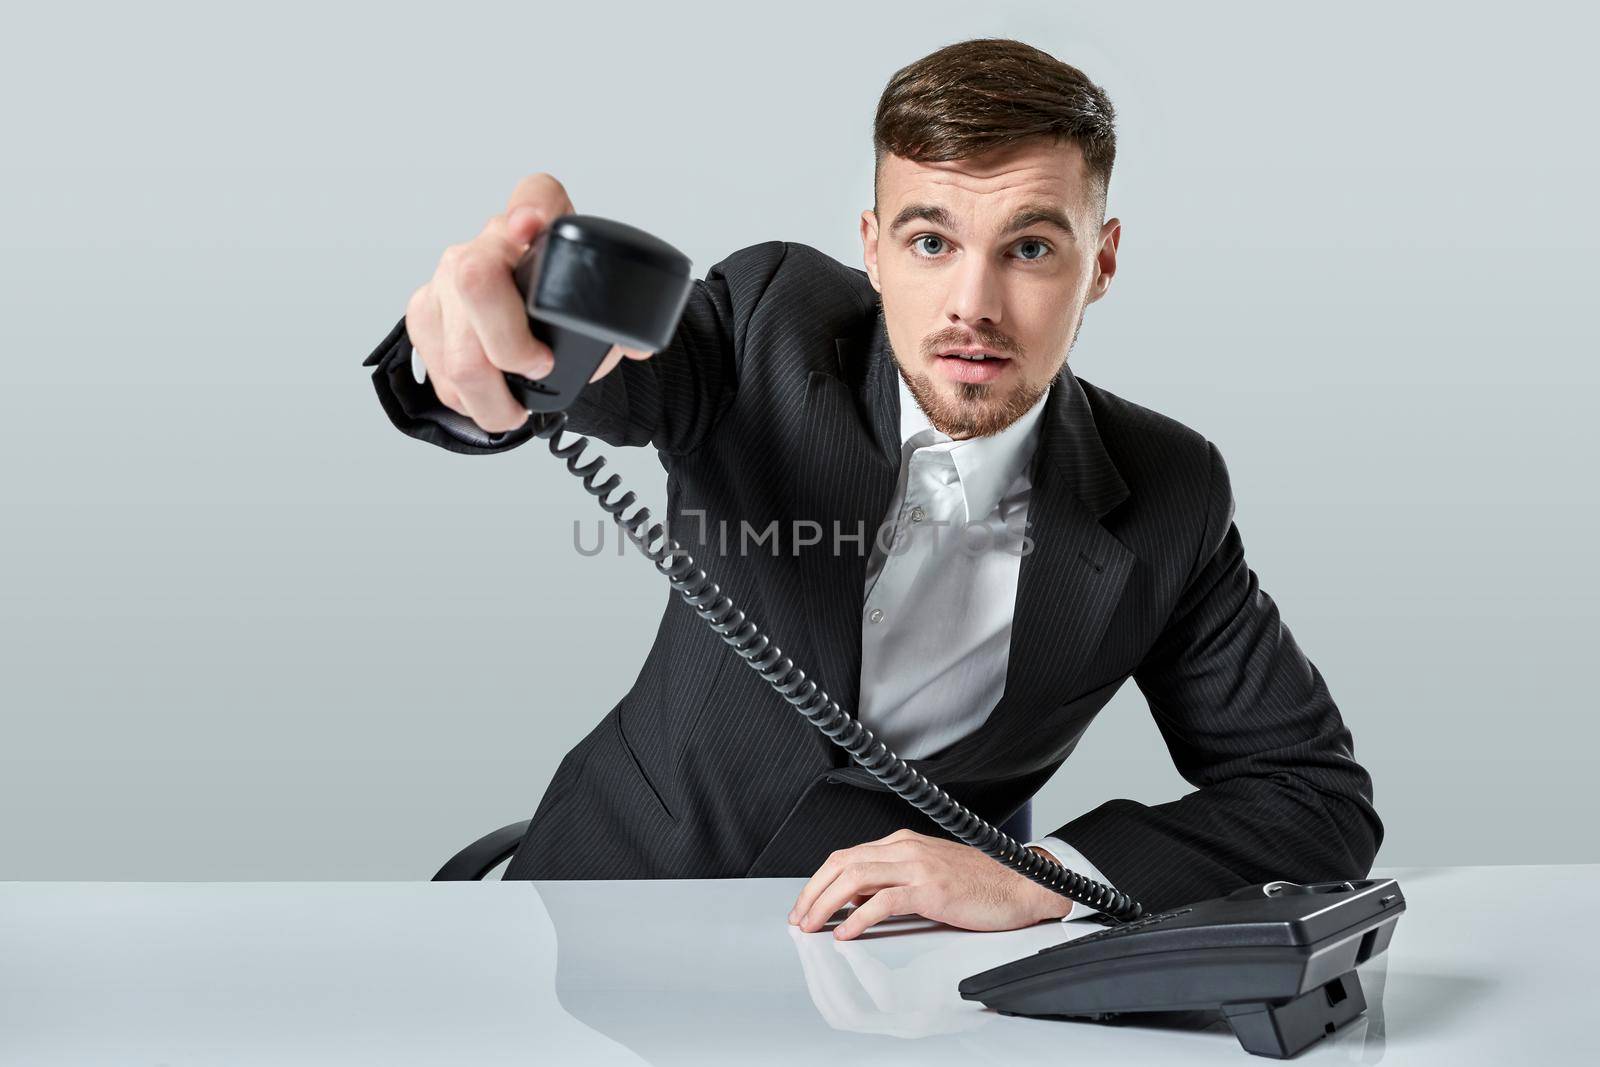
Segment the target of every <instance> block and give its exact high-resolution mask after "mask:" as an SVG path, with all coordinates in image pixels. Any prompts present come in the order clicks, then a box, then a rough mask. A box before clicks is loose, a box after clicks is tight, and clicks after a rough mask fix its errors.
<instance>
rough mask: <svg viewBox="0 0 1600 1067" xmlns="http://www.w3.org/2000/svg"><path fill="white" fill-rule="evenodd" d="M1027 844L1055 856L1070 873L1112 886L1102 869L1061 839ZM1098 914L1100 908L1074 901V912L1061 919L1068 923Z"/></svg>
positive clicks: (1055, 838) (1049, 838)
mask: <svg viewBox="0 0 1600 1067" xmlns="http://www.w3.org/2000/svg"><path fill="white" fill-rule="evenodd" d="M1025 844H1028V845H1038V846H1039V847H1040V848H1042V849H1044V850H1045V851H1046V852H1048V853H1050V855H1052V856H1054V857H1055V861H1056V862H1057V863H1058V864H1060V865H1061V866H1063V867H1065V868H1066V869H1067V870H1069V871H1077V872H1078V873H1079V874H1081V875H1083V876H1084V877H1085V878H1092V879H1094V880H1095V881H1096V882H1105V883H1106V884H1107V885H1110V884H1111V883H1110V882H1109V881H1107V879H1106V876H1105V875H1103V874H1101V873H1100V868H1098V867H1096V866H1095V865H1094V864H1092V863H1090V862H1089V859H1088V857H1087V856H1085V855H1084V854H1083V853H1082V852H1079V851H1078V850H1077V849H1075V848H1073V847H1072V846H1071V845H1069V844H1067V843H1066V842H1065V841H1063V840H1061V838H1059V837H1045V838H1041V839H1039V840H1038V841H1028V842H1025ZM1098 914H1100V909H1099V908H1091V907H1090V906H1089V905H1087V904H1082V903H1079V902H1078V901H1076V900H1074V901H1073V902H1072V910H1071V911H1069V912H1067V913H1066V914H1065V915H1063V916H1062V917H1061V921H1062V922H1066V921H1067V920H1069V919H1087V918H1088V917H1089V916H1091V915H1098Z"/></svg>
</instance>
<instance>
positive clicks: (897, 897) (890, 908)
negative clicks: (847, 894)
mask: <svg viewBox="0 0 1600 1067" xmlns="http://www.w3.org/2000/svg"><path fill="white" fill-rule="evenodd" d="M912 899H913V890H912V889H911V887H910V886H894V887H892V888H889V889H885V890H883V891H882V892H880V893H876V894H874V895H873V897H872V899H871V900H869V901H867V902H866V903H865V904H863V905H861V906H860V907H859V908H857V909H856V910H855V911H852V912H851V913H850V916H849V917H848V918H847V919H845V921H844V922H842V923H840V924H839V925H838V926H836V927H834V930H833V937H834V940H836V941H848V940H850V939H851V938H852V937H855V936H856V935H857V934H859V933H861V931H863V930H865V929H867V927H869V926H872V925H874V924H876V923H880V922H882V921H883V920H885V919H888V918H890V917H892V916H895V915H906V914H910V913H913V912H915V911H916V908H915V907H914V906H913V904H912Z"/></svg>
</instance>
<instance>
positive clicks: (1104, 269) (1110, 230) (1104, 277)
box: [1085, 219, 1122, 304]
mask: <svg viewBox="0 0 1600 1067" xmlns="http://www.w3.org/2000/svg"><path fill="white" fill-rule="evenodd" d="M1121 240H1122V220H1121V219H1107V220H1106V221H1105V225H1103V226H1101V227H1100V247H1099V248H1097V249H1096V250H1095V254H1094V267H1095V270H1094V281H1093V282H1091V283H1089V299H1088V300H1087V301H1085V303H1086V304H1092V303H1094V302H1095V301H1096V300H1099V299H1100V298H1101V297H1102V296H1105V295H1106V290H1107V289H1109V288H1111V279H1112V277H1113V276H1114V275H1115V274H1116V273H1117V244H1118V242H1120V241H1121Z"/></svg>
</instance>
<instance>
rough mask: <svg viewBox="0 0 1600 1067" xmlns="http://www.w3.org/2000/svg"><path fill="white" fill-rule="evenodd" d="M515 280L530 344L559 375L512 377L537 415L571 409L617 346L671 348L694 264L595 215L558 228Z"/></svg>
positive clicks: (536, 244) (569, 218) (532, 250)
mask: <svg viewBox="0 0 1600 1067" xmlns="http://www.w3.org/2000/svg"><path fill="white" fill-rule="evenodd" d="M512 277H513V279H514V280H515V282H516V286H517V291H518V292H520V293H521V294H522V296H523V302H524V306H525V308H526V310H527V312H528V325H529V327H530V329H531V330H532V332H533V335H534V336H535V337H537V338H538V339H539V340H540V341H542V342H544V343H545V344H547V345H549V346H550V351H551V352H552V353H554V355H555V368H554V369H553V370H551V372H550V373H549V374H547V375H545V376H544V377H543V378H525V377H523V376H522V375H520V374H512V373H509V372H508V373H507V374H506V376H505V377H506V384H507V385H509V386H510V387H511V391H512V393H513V394H514V395H515V396H516V397H517V399H518V400H520V401H521V402H522V406H523V407H525V408H527V409H528V410H529V411H532V412H551V411H561V410H563V409H565V408H566V407H567V406H568V405H570V404H571V403H572V402H573V401H574V400H575V399H577V396H578V394H579V393H580V392H582V391H583V387H584V386H585V385H587V384H588V383H589V378H590V376H591V375H593V374H594V372H595V370H596V369H597V368H598V367H599V366H600V363H601V361H602V360H603V359H605V355H606V353H607V352H609V351H610V350H611V346H612V345H622V346H624V347H627V348H644V349H649V350H651V351H653V352H659V351H661V350H662V349H663V348H666V347H667V345H668V344H669V343H670V342H671V341H672V334H673V331H674V330H676V329H677V326H678V319H679V318H680V317H681V316H682V315H683V309H684V305H685V304H687V303H688V300H689V292H690V290H691V289H692V288H693V286H694V276H693V274H692V268H691V266H690V263H689V257H688V256H685V255H684V254H683V253H682V252H680V251H678V250H677V249H676V248H674V247H672V246H671V245H669V244H667V243H666V242H665V241H663V240H661V239H660V238H658V237H654V236H652V235H650V234H648V233H645V232H644V231H643V230H640V229H637V228H636V227H633V226H629V225H627V224H626V223H622V222H616V221H614V220H612V219H604V218H600V217H599V216H596V215H562V216H560V217H559V218H557V219H555V220H554V221H553V222H551V223H550V225H549V226H547V227H545V229H544V230H543V231H542V232H540V234H539V236H538V237H536V238H535V239H534V241H533V243H532V244H530V245H529V246H528V250H527V251H526V252H524V253H523V255H522V258H521V259H519V260H518V261H517V265H516V266H515V267H514V268H513V270H512Z"/></svg>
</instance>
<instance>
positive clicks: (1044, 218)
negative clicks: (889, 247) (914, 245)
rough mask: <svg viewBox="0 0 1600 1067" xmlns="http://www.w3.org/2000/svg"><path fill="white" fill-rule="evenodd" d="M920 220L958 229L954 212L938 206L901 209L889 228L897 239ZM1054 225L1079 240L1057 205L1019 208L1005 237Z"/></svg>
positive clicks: (1034, 205)
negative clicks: (907, 227)
mask: <svg viewBox="0 0 1600 1067" xmlns="http://www.w3.org/2000/svg"><path fill="white" fill-rule="evenodd" d="M917 219H925V220H926V221H928V222H931V223H933V224H934V225H935V226H942V227H944V228H945V229H947V230H954V229H956V224H955V219H954V217H952V216H951V214H950V212H948V211H946V210H945V209H944V208H942V207H940V206H939V205H937V204H907V205H906V206H905V207H903V208H901V209H900V213H899V214H898V215H896V216H895V217H894V222H893V223H891V224H890V226H889V236H890V237H893V236H894V235H895V233H896V232H897V231H899V229H900V228H901V227H902V226H905V225H906V224H907V223H909V222H913V221H915V220H917ZM1041 224H1042V225H1045V226H1054V227H1055V228H1056V229H1058V230H1060V231H1061V232H1062V233H1064V234H1066V235H1067V236H1068V237H1071V238H1076V236H1077V234H1076V233H1075V232H1074V231H1073V229H1072V220H1071V219H1069V218H1067V216H1066V214H1065V213H1064V212H1063V211H1062V210H1061V209H1060V208H1058V207H1056V206H1054V205H1053V204H1028V205H1025V206H1024V207H1021V208H1018V209H1017V212H1016V214H1014V215H1012V216H1011V221H1010V222H1008V223H1006V227H1005V229H1003V230H1001V231H1000V232H1001V233H1002V234H1007V233H1016V232H1017V231H1018V230H1026V229H1027V228H1028V227H1029V226H1035V225H1041Z"/></svg>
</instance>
